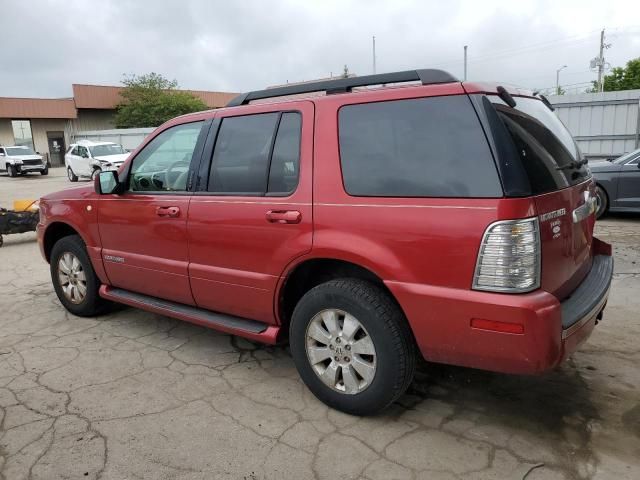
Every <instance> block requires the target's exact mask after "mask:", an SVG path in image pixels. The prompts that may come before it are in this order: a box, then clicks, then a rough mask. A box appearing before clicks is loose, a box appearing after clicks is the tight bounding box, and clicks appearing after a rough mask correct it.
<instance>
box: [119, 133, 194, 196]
mask: <svg viewBox="0 0 640 480" xmlns="http://www.w3.org/2000/svg"><path fill="white" fill-rule="evenodd" d="M202 123H203V122H194V123H186V124H183V125H177V126H175V127H171V128H168V129H167V130H165V131H163V132H162V133H160V134H159V135H158V136H156V137H155V138H154V139H153V140H151V141H150V142H149V143H148V144H147V145H146V146H145V147H144V148H143V149H142V150H141V151H140V153H138V155H136V157H135V158H134V159H133V162H132V164H131V172H130V174H129V190H130V191H133V192H161V191H168V192H184V191H186V189H187V177H188V174H189V166H190V164H191V158H192V157H193V152H194V150H195V147H196V142H197V141H198V136H199V135H200V130H201V129H202Z"/></svg>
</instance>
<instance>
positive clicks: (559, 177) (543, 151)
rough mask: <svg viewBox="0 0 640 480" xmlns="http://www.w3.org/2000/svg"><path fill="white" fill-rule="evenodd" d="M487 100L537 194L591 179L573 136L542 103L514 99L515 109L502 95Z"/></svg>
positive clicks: (534, 192)
mask: <svg viewBox="0 0 640 480" xmlns="http://www.w3.org/2000/svg"><path fill="white" fill-rule="evenodd" d="M487 98H488V100H489V101H490V102H491V103H492V104H493V107H494V108H495V110H496V112H497V114H498V117H499V118H500V119H501V120H502V124H503V125H504V127H505V128H506V129H507V131H508V132H509V136H510V137H511V140H512V141H513V144H514V146H515V152H517V155H518V156H519V157H520V161H521V163H522V166H523V167H524V170H525V171H526V174H527V176H528V178H529V183H530V185H531V192H532V193H533V194H542V193H547V192H552V191H556V190H561V189H563V188H567V187H570V186H573V185H576V184H578V183H581V182H584V181H585V180H586V179H588V178H590V176H591V174H590V171H589V169H588V167H587V165H586V162H585V164H581V163H582V162H583V161H584V158H583V155H582V153H581V152H580V149H579V148H578V145H577V144H576V142H575V141H574V139H573V137H572V136H571V134H570V133H569V131H568V130H567V128H566V127H565V126H564V124H563V123H562V122H561V121H560V119H559V118H558V117H557V116H556V114H555V113H553V112H552V111H551V110H550V109H549V108H547V107H546V106H545V104H544V103H542V101H541V100H538V99H535V98H527V97H514V98H515V101H516V106H515V107H513V108H512V107H509V106H508V105H506V104H505V103H504V101H502V100H501V99H500V98H499V97H498V96H495V95H490V96H488V97H487Z"/></svg>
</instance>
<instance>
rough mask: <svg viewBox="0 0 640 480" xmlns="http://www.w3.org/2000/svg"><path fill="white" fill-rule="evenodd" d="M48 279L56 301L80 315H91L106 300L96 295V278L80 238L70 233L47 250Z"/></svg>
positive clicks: (102, 305) (101, 310)
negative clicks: (48, 252)
mask: <svg viewBox="0 0 640 480" xmlns="http://www.w3.org/2000/svg"><path fill="white" fill-rule="evenodd" d="M50 270H51V281H52V282H53V288H54V290H55V291H56V295H58V299H59V300H60V303H62V305H63V306H64V308H66V309H67V310H68V311H69V312H71V313H73V314H74V315H78V316H80V317H93V316H95V315H98V314H100V313H102V312H104V311H105V310H106V307H107V306H108V305H109V302H107V301H106V300H104V299H103V298H101V297H100V295H99V294H98V289H99V288H100V280H99V279H98V277H97V275H96V273H95V271H94V270H93V266H92V265H91V261H90V260H89V255H88V254H87V250H86V247H85V244H84V242H83V241H82V238H80V237H79V236H78V235H70V236H67V237H63V238H61V239H60V240H58V241H57V242H56V243H55V245H54V246H53V249H52V250H51V258H50Z"/></svg>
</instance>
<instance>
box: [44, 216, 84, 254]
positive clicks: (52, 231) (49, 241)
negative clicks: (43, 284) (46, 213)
mask: <svg viewBox="0 0 640 480" xmlns="http://www.w3.org/2000/svg"><path fill="white" fill-rule="evenodd" d="M69 235H78V232H77V231H76V230H74V229H73V227H70V226H69V225H67V224H66V223H62V222H56V223H52V224H51V225H49V228H47V230H46V231H45V233H44V240H43V242H42V244H43V245H44V255H45V258H46V259H47V262H48V261H49V260H50V259H51V249H53V246H54V245H55V244H56V242H57V241H58V240H60V239H61V238H62V237H68V236H69Z"/></svg>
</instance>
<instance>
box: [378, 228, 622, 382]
mask: <svg viewBox="0 0 640 480" xmlns="http://www.w3.org/2000/svg"><path fill="white" fill-rule="evenodd" d="M594 245H596V246H597V250H596V251H594V254H595V255H594V260H593V267H592V268H591V271H590V272H589V274H588V275H587V276H586V278H585V279H584V280H583V281H582V283H581V284H580V286H579V287H578V288H577V289H576V290H575V291H574V293H573V294H572V295H571V296H570V297H569V298H568V299H567V300H565V301H563V302H559V301H558V299H557V298H556V297H555V296H553V295H552V294H550V293H548V292H545V291H542V290H538V291H535V292H531V293H527V294H516V295H510V294H500V293H487V292H479V291H474V290H459V289H452V288H445V287H434V286H430V285H422V284H414V283H402V282H393V281H389V282H385V283H386V285H387V286H388V287H389V289H390V290H391V291H392V292H393V294H394V295H395V297H396V299H397V300H398V301H399V302H400V305H401V306H402V308H403V310H404V312H405V314H406V316H407V318H408V320H409V323H410V325H411V328H412V330H413V332H414V335H415V337H416V341H417V344H418V347H419V348H420V350H421V352H422V355H423V356H424V358H425V359H426V360H429V361H433V362H441V363H448V364H453V365H461V366H466V367H472V368H481V369H484V370H492V371H497V372H504V373H515V374H536V373H542V372H544V371H547V370H549V369H551V368H554V367H556V366H557V365H558V364H560V363H561V362H562V361H563V360H564V359H565V358H567V357H568V356H569V355H570V354H571V353H573V352H574V351H575V350H576V349H577V348H578V347H579V346H580V345H581V344H582V343H583V342H584V341H585V340H586V339H587V338H588V337H589V335H590V334H591V332H592V330H593V328H594V326H595V324H596V321H597V319H598V318H601V314H602V311H603V309H604V307H605V305H606V302H607V298H608V295H609V288H610V285H611V277H612V273H613V259H612V258H611V254H610V248H609V246H608V245H607V244H604V243H603V242H600V241H598V240H597V239H594ZM472 320H489V321H490V322H503V323H504V324H507V325H508V326H513V324H515V325H517V326H518V329H521V330H522V333H507V332H502V331H495V330H487V329H482V328H475V327H473V326H472V325H471V323H472ZM485 323H486V322H485ZM563 325H565V326H566V328H563ZM520 326H521V327H520ZM516 330H517V329H516ZM512 331H513V330H512Z"/></svg>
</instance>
